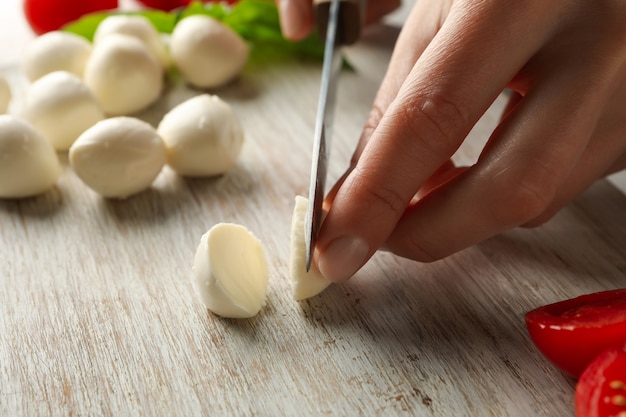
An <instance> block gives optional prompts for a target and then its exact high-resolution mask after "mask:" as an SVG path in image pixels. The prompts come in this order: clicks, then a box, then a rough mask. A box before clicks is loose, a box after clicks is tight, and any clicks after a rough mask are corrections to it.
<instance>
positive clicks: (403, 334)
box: [0, 26, 626, 417]
mask: <svg viewBox="0 0 626 417" xmlns="http://www.w3.org/2000/svg"><path fill="white" fill-rule="evenodd" d="M366 35H367V36H366V37H365V39H364V40H363V41H362V42H361V43H360V44H359V45H357V46H355V47H354V48H352V49H350V50H349V51H348V54H349V55H348V56H349V58H350V59H351V60H352V62H353V63H354V65H355V67H356V71H354V72H345V73H344V76H343V79H342V80H341V85H340V92H339V94H340V96H339V102H338V114H337V116H336V120H337V121H338V122H337V125H336V127H335V140H334V143H333V149H332V158H331V161H332V162H331V167H330V177H331V178H330V182H332V181H333V180H334V179H335V178H337V177H338V176H339V175H340V174H341V173H342V171H343V169H344V168H345V167H346V165H347V161H348V159H349V157H350V154H351V152H352V149H353V147H354V145H355V143H356V138H357V137H358V134H359V133H360V128H361V126H362V124H363V122H364V120H365V117H366V115H367V111H368V110H369V103H371V101H372V99H373V97H374V95H375V93H376V88H377V85H378V83H379V82H380V79H381V78H382V76H383V74H384V71H385V65H386V62H387V61H388V58H389V55H390V52H391V48H392V45H393V41H394V39H395V36H396V35H397V30H396V29H393V28H389V27H385V26H378V27H375V28H372V29H370V31H369V32H368V33H367V34H366ZM12 74H13V76H14V77H15V76H16V75H15V73H12ZM319 74H320V66H319V63H310V62H297V61H286V62H283V63H281V64H278V65H276V64H274V65H263V64H262V63H257V64H256V65H251V66H250V67H249V68H248V70H247V71H246V73H245V74H244V76H243V77H242V79H241V80H240V81H238V82H237V83H235V84H234V85H231V86H229V87H227V88H224V89H222V90H219V91H216V93H218V94H219V95H220V96H222V97H223V98H224V99H225V100H227V101H228V102H230V103H231V104H232V105H233V106H234V107H235V110H236V111H237V113H238V114H239V115H240V117H241V120H242V124H243V125H244V128H245V131H246V144H245V147H244V152H243V155H242V158H241V160H240V162H239V164H238V166H237V168H236V169H234V170H233V171H232V172H230V173H229V174H227V175H225V176H223V177H220V178H214V179H207V180H188V179H183V178H180V177H178V176H176V175H175V174H174V173H173V172H172V171H171V170H168V169H165V170H164V171H163V173H162V175H161V176H160V177H159V178H158V179H157V181H156V182H155V184H154V186H153V188H152V189H151V190H149V191H147V192H145V193H142V194H140V195H137V196H135V197H133V198H129V199H128V200H123V201H116V200H111V201H109V200H104V199H102V198H100V197H99V196H97V195H96V194H95V193H93V192H92V191H91V190H89V189H87V188H86V187H85V186H84V185H83V184H82V183H80V181H79V180H78V179H77V177H76V176H75V175H74V174H73V172H72V171H71V169H70V168H69V167H68V166H67V160H66V159H64V165H65V170H64V173H63V175H62V177H61V178H60V180H59V183H58V186H57V187H56V189H54V190H53V191H51V192H49V193H47V194H45V195H42V196H40V197H36V198H31V199H25V200H19V201H0V288H1V289H0V415H3V416H70V415H71V416H100V415H102V416H156V415H162V416H199V415H211V416H282V415H297V416H320V415H333V416H346V415H350V416H378V415H385V416H409V415H410V416H509V417H517V416H519V417H528V416H542V417H563V416H573V387H574V381H573V380H572V379H571V378H569V377H566V376H565V375H564V374H562V373H560V372H559V371H557V370H556V369H554V368H553V367H552V366H551V365H550V364H548V363H547V362H546V361H545V360H544V359H543V357H542V356H541V355H540V354H539V353H538V351H537V350H536V349H535V348H534V346H533V344H532V343H531V342H530V340H529V338H528V336H527V334H526V330H525V327H524V322H523V315H524V313H525V312H526V311H528V310H530V309H532V308H534V307H537V306H539V305H542V304H545V303H548V302H553V301H557V300H560V299H563V298H568V297H572V296H576V295H579V294H582V293H587V292H592V291H598V290H603V289H608V288H617V287H623V286H624V283H625V277H626V215H625V213H626V197H625V196H624V195H623V194H621V193H620V192H618V191H617V190H616V189H615V188H614V187H613V186H612V185H610V184H609V183H607V182H605V181H601V182H598V183H597V184H596V185H594V186H593V187H592V188H591V189H590V190H589V191H588V192H587V193H585V194H584V195H583V196H581V197H580V198H579V199H577V200H576V201H575V202H574V203H572V204H571V205H570V206H568V207H567V208H566V209H564V210H563V211H562V212H561V213H560V214H559V215H558V216H557V217H556V218H555V219H554V220H553V221H551V222H549V223H547V224H546V225H545V226H543V227H540V228H537V229H532V230H521V229H520V230H514V231H511V232H509V233H505V234H503V235H501V236H498V237H495V238H493V239H490V240H488V241H486V242H484V243H482V244H480V245H477V246H475V247H472V248H470V249H467V250H465V251H463V252H461V253H459V254H457V255H455V256H452V257H450V258H447V259H445V260H443V261H439V262H435V263H432V264H419V263H414V262H410V261H407V260H404V259H399V258H396V257H394V256H392V255H390V254H387V253H380V254H377V255H376V256H375V257H374V259H373V260H372V261H371V262H370V263H369V264H368V265H367V266H366V267H365V268H364V269H363V270H362V271H361V272H360V273H359V274H358V275H357V276H356V277H355V278H354V279H352V280H351V281H349V282H348V283H346V284H344V285H341V286H333V287H330V288H329V289H328V290H327V291H325V292H324V293H323V294H322V295H320V296H318V297H316V298H313V299H310V300H308V301H305V302H302V303H296V302H295V301H293V300H292V299H291V288H290V284H289V277H288V255H289V242H288V236H289V222H290V216H291V210H292V206H293V199H294V196H295V195H296V194H305V193H306V190H307V186H308V180H309V178H308V176H309V172H308V170H309V162H310V148H311V146H312V133H313V121H314V112H315V108H316V102H317V88H318V85H319ZM197 93H198V92H197V91H192V90H189V89H186V88H183V87H181V86H180V85H179V86H176V87H174V86H173V87H171V88H170V89H169V90H168V91H167V93H166V96H165V97H164V98H163V100H161V102H160V103H159V104H158V105H156V106H154V107H153V108H151V109H149V110H148V111H147V112H145V113H143V114H142V115H141V116H142V117H143V118H144V119H146V120H148V121H151V122H153V123H156V122H157V121H158V119H159V118H160V116H161V115H162V114H163V113H164V112H165V111H167V109H169V108H171V106H173V105H175V104H176V103H177V102H180V101H181V100H183V99H184V98H185V97H189V96H191V95H193V94H197ZM500 108H501V102H500V101H499V102H498V103H497V104H496V106H495V107H494V108H493V109H492V110H490V112H489V113H488V114H487V115H486V117H485V118H484V120H483V121H482V122H481V124H480V126H479V127H477V129H475V130H474V131H473V132H472V141H476V144H470V145H469V146H468V147H467V148H464V149H463V150H462V151H461V152H460V154H459V155H457V157H458V158H460V160H464V161H471V160H472V158H475V154H472V152H473V151H474V150H475V148H476V147H478V146H479V145H477V144H479V143H480V141H481V140H484V138H485V137H486V136H487V135H488V133H489V131H490V129H491V127H492V126H493V123H494V121H495V120H496V118H497V117H498V114H499V110H500ZM217 222H236V223H240V224H244V225H245V226H247V227H248V228H249V229H250V230H251V231H253V232H254V233H255V234H256V235H257V236H258V237H259V238H260V239H261V240H262V241H263V242H264V244H265V246H266V249H267V255H268V259H269V261H270V265H271V277H270V289H269V295H268V303H267V306H266V308H265V309H264V310H262V312H261V313H260V314H259V315H258V316H257V317H255V318H253V319H250V320H240V321H236V320H225V319H221V318H218V317H215V316H213V315H212V314H210V313H209V312H207V311H206V309H205V308H204V307H203V306H202V304H201V303H200V302H199V300H198V298H197V297H196V294H195V291H194V288H193V286H192V282H191V265H192V260H193V254H194V251H195V248H196V245H197V244H198V242H199V239H200V236H201V235H202V234H203V233H204V232H205V231H206V230H207V229H208V228H209V227H211V226H212V225H213V224H215V223H217Z"/></svg>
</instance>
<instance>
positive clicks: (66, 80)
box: [22, 71, 105, 151]
mask: <svg viewBox="0 0 626 417" xmlns="http://www.w3.org/2000/svg"><path fill="white" fill-rule="evenodd" d="M22 116H23V117H24V118H25V119H26V120H28V121H29V122H30V123H31V124H32V125H33V126H34V127H35V128H36V129H37V130H39V132H40V133H41V134H42V135H43V136H44V137H45V138H46V139H48V141H50V143H51V144H52V146H53V147H54V148H55V149H56V150H58V151H67V150H68V149H69V148H70V146H72V143H74V141H75V140H76V138H78V136H80V134H81V133H83V132H84V131H85V130H87V129H88V128H90V127H91V126H93V125H94V124H96V123H97V122H99V121H100V120H102V119H104V117H105V115H104V112H103V111H102V108H101V107H100V104H99V103H98V101H97V100H96V97H95V96H94V95H93V93H92V92H91V91H90V90H89V88H87V86H86V85H85V84H84V83H83V81H82V80H81V79H80V78H78V76H76V75H74V74H71V73H69V72H65V71H55V72H51V73H49V74H46V75H44V76H43V77H41V78H40V79H38V80H37V81H35V82H34V83H33V84H32V85H31V86H30V88H29V90H28V92H27V93H26V96H25V99H24V104H23V108H22Z"/></svg>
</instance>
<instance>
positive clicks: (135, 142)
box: [69, 117, 166, 198]
mask: <svg viewBox="0 0 626 417" xmlns="http://www.w3.org/2000/svg"><path fill="white" fill-rule="evenodd" d="M69 160H70V165H71V166H72V168H73V169H74V172H76V175H77V176H78V177H79V178H80V179H81V180H82V181H83V182H84V183H85V184H86V185H87V186H88V187H90V188H91V189H92V190H94V191H96V192H97V193H99V194H101V195H102V196H104V197H108V198H126V197H128V196H130V195H132V194H136V193H138V192H140V191H143V190H146V189H148V188H149V187H150V185H152V183H153V182H154V180H155V179H156V177H157V176H158V175H159V173H160V172H161V169H162V168H163V165H164V164H165V160H166V151H165V145H164V144H163V141H162V140H161V138H160V137H159V135H158V133H157V132H156V130H155V129H154V128H153V127H152V126H151V125H150V124H148V123H146V122H144V121H142V120H139V119H137V118H134V117H114V118H110V119H105V120H103V121H101V122H99V123H97V124H95V125H94V126H92V127H91V128H89V129H88V130H86V131H85V132H84V133H83V134H82V135H81V136H80V137H79V138H78V139H77V140H76V142H74V144H73V145H72V147H71V148H70V152H69Z"/></svg>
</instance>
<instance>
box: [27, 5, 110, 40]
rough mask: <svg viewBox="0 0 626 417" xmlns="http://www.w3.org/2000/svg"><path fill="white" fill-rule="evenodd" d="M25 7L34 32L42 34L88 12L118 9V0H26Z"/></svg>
mask: <svg viewBox="0 0 626 417" xmlns="http://www.w3.org/2000/svg"><path fill="white" fill-rule="evenodd" d="M23 7H24V15H25V17H26V20H27V21H28V24H29V25H30V27H31V28H32V29H33V32H35V33H36V34H38V35H41V34H43V33H46V32H50V31H53V30H57V29H60V28H62V27H63V26H65V25H66V24H68V23H70V22H73V21H74V20H77V19H78V18H80V17H82V16H84V15H86V14H88V13H93V12H97V11H101V10H114V9H117V7H118V0H24V5H23Z"/></svg>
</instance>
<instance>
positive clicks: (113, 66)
mask: <svg viewBox="0 0 626 417" xmlns="http://www.w3.org/2000/svg"><path fill="white" fill-rule="evenodd" d="M84 79H85V84H87V87H89V88H90V89H91V91H93V93H94V94H95V96H96V98H97V99H98V101H99V102H100V104H101V105H102V108H103V109H104V112H105V113H107V114H108V115H111V116H120V115H129V114H133V113H136V112H138V111H140V110H143V109H145V108H146V107H148V106H149V105H151V104H152V103H154V102H155V101H156V100H157V99H158V98H159V96H160V94H161V90H162V89H163V68H162V67H161V64H159V62H158V61H157V60H156V58H154V56H153V55H152V54H151V53H150V51H148V49H147V48H146V46H145V45H144V44H143V42H141V41H140V40H139V39H137V38H134V37H132V36H128V35H121V34H112V35H109V36H106V37H105V38H103V39H102V40H101V41H100V42H98V44H96V45H95V46H94V48H93V51H92V53H91V57H90V58H89V60H88V61H87V66H86V67H85V75H84Z"/></svg>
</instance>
